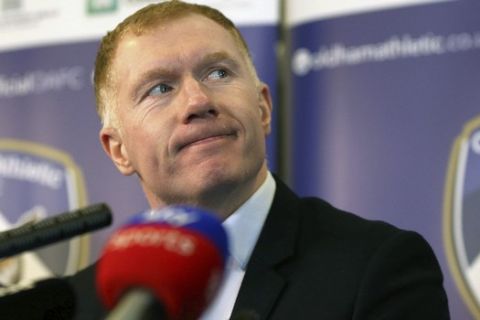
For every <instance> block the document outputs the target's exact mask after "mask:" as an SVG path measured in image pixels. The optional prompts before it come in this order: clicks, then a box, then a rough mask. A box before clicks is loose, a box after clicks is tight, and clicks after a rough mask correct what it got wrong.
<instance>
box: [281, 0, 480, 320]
mask: <svg viewBox="0 0 480 320" xmlns="http://www.w3.org/2000/svg"><path fill="white" fill-rule="evenodd" d="M342 2H343V3H342V4H338V3H336V2H335V1H309V0H296V1H289V2H288V3H289V7H288V8H287V17H288V19H289V29H290V31H291V35H290V37H291V41H292V43H291V59H290V67H291V79H290V83H291V88H292V89H291V95H292V101H291V103H290V104H291V106H292V107H291V116H292V119H293V124H292V127H293V132H292V171H293V172H292V179H293V180H292V185H293V186H294V188H295V189H296V190H297V191H298V192H299V193H301V194H303V195H307V194H315V195H320V196H322V197H324V198H326V199H328V200H329V201H330V202H332V203H333V204H334V205H337V206H339V207H341V208H344V209H346V210H351V211H354V212H356V213H359V214H360V215H362V216H364V217H367V218H370V219H382V220H387V221H389V222H391V223H393V224H395V225H397V226H400V227H403V228H407V229H412V230H416V231H418V232H420V233H421V234H422V235H424V237H425V238H426V239H427V240H428V241H429V242H430V243H431V244H432V245H433V248H434V251H435V253H436V254H437V256H438V258H439V260H440V263H441V267H442V269H443V272H444V274H445V286H446V289H447V291H448V296H449V300H450V308H451V313H452V318H453V319H480V311H479V310H480V309H479V306H480V258H479V257H480V232H479V230H480V212H479V211H480V119H479V116H480V90H479V88H480V18H479V13H480V4H479V3H478V2H477V1H442V2H438V1H436V2H431V1H430V2H424V3H421V2H419V1H346V2H345V1H342Z"/></svg>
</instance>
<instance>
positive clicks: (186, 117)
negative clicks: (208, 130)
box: [182, 77, 218, 123]
mask: <svg viewBox="0 0 480 320" xmlns="http://www.w3.org/2000/svg"><path fill="white" fill-rule="evenodd" d="M183 94H184V96H185V99H184V101H185V107H184V108H183V113H182V121H183V122H184V123H190V122H192V121H195V120H198V119H206V118H211V117H216V116H217V115H218V110H217V109H216V107H215V106H214V103H213V101H212V97H211V92H210V91H209V89H208V88H207V87H206V86H205V85H204V84H203V83H202V82H201V81H200V80H197V79H195V78H193V77H188V78H186V79H185V80H184V83H183Z"/></svg>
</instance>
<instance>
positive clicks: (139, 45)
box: [70, 1, 449, 320]
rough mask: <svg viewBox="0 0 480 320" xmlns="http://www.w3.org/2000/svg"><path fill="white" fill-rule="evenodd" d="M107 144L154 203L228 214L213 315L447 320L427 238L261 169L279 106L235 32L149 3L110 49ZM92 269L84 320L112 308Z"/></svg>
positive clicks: (105, 53)
mask: <svg viewBox="0 0 480 320" xmlns="http://www.w3.org/2000/svg"><path fill="white" fill-rule="evenodd" d="M95 90H96V98H97V107H98V112H99V115H100V117H101V119H102V122H103V128H102V129H101V131H100V140H101V143H102V145H103V147H104V149H105V151H106V153H107V154H108V156H109V157H110V158H111V159H112V161H113V163H114V164H115V166H116V167H117V168H118V170H119V171H120V172H121V173H122V174H124V175H133V174H135V175H137V176H138V179H139V181H140V184H141V186H142V188H143V190H144V192H145V195H146V197H147V200H148V202H149V204H150V206H151V207H162V206H166V205H171V204H177V203H185V204H190V205H194V206H200V207H204V208H207V209H210V210H211V211H213V212H215V213H216V214H218V215H219V217H221V218H222V219H223V220H225V222H224V224H225V226H226V228H227V230H228V233H229V234H230V236H231V240H232V252H231V254H232V259H231V260H232V261H231V263H230V264H229V269H228V271H227V276H226V281H225V283H224V286H223V287H222V288H221V291H220V293H219V295H218V297H217V298H216V300H215V301H214V302H213V304H212V306H210V308H209V310H206V311H205V314H204V316H203V319H215V320H222V319H229V318H230V316H232V317H235V315H237V314H239V313H242V312H243V313H244V314H245V312H246V313H248V314H249V315H250V316H251V318H252V319H294V318H298V319H436V320H437V319H448V318H449V316H448V306H447V299H446V296H445V292H444V290H443V287H442V275H441V271H440V269H439V266H438V263H437V261H436V259H435V257H434V255H433V252H432V251H431V249H430V247H429V246H428V244H427V243H426V242H425V241H424V240H423V239H422V238H421V237H420V236H419V235H417V234H415V233H412V232H405V231H401V230H398V229H396V228H394V227H392V226H390V225H387V224H385V223H380V222H369V221H366V220H363V219H361V218H358V217H356V216H353V215H351V214H349V213H345V212H341V211H339V210H337V209H335V208H333V207H331V206H330V205H329V204H327V203H325V202H323V201H322V200H319V199H313V198H309V199H300V198H298V197H297V196H296V195H295V194H294V193H292V192H291V191H290V190H289V189H288V188H287V187H286V186H285V185H284V184H283V183H282V182H281V181H280V180H278V179H276V178H274V177H272V175H271V174H270V173H269V171H268V169H267V164H266V160H265V136H266V135H267V134H269V132H270V120H271V112H272V103H271V98H270V93H269V89H268V87H267V86H266V85H265V84H264V83H262V82H261V81H260V80H259V79H258V77H257V75H256V72H255V68H254V66H253V63H252V61H251V58H250V55H249V52H248V49H247V46H246V44H245V42H244V40H243V38H242V37H241V35H240V33H239V32H238V30H237V29H236V27H235V26H234V25H233V24H232V23H231V22H230V21H229V20H228V19H227V18H225V17H224V16H223V15H222V14H221V13H219V12H218V11H216V10H214V9H211V8H208V7H205V6H199V5H191V4H186V3H183V2H180V1H169V2H166V3H161V4H157V5H151V6H148V7H146V8H144V9H142V10H140V11H139V12H137V13H135V14H134V15H132V16H130V17H129V18H127V19H126V20H125V21H124V22H122V23H121V24H120V25H119V26H118V27H117V28H116V29H115V30H114V31H113V32H111V33H109V34H108V35H107V36H106V37H105V38H104V39H103V41H102V44H101V46H100V49H99V53H98V56H97V61H96V68H95ZM94 272H95V270H94V266H93V267H91V268H88V269H86V270H85V271H83V272H80V273H79V274H77V275H75V276H73V277H72V278H71V279H70V281H71V283H72V284H73V286H74V287H75V288H76V290H77V292H78V298H77V318H81V319H83V318H85V319H96V318H99V317H102V316H103V315H104V314H105V311H104V310H103V309H102V307H101V305H100V303H99V302H98V299H97V298H96V297H95V295H94V294H92V293H93V292H94V291H95V289H94Z"/></svg>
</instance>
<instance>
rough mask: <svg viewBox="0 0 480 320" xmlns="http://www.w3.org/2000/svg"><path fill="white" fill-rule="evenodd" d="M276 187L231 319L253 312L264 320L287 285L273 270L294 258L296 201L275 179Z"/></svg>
mask: <svg viewBox="0 0 480 320" xmlns="http://www.w3.org/2000/svg"><path fill="white" fill-rule="evenodd" d="M276 184H277V187H276V192H275V196H274V200H273V203H272V207H271V209H270V212H269V214H268V217H267V219H266V221H265V225H264V226H263V229H262V232H261V233H260V237H259V239H258V241H257V244H256V245H255V248H254V250H253V253H252V256H251V258H250V261H249V263H248V266H247V271H246V273H245V277H244V279H243V282H242V285H241V287H240V291H239V294H238V297H237V300H236V302H235V306H234V309H233V313H232V314H233V317H232V318H234V317H235V314H238V313H239V312H254V313H255V314H256V315H257V316H259V317H258V318H255V319H262V320H263V319H267V318H268V315H269V314H270V312H271V310H272V307H273V306H274V305H275V302H276V301H277V299H278V297H279V295H280V293H281V292H282V290H283V288H284V286H285V284H286V282H287V280H286V279H284V277H282V275H280V274H279V273H278V272H277V270H276V266H278V265H279V264H280V263H282V262H285V261H286V260H287V258H289V257H290V256H292V255H293V254H294V249H295V242H296V237H297V229H298V216H297V215H296V214H295V212H296V211H297V209H296V205H297V202H298V198H297V196H296V195H295V194H293V192H291V191H290V190H289V189H288V188H287V187H286V186H285V185H284V184H283V183H282V182H281V181H279V180H278V179H276Z"/></svg>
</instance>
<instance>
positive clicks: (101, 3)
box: [87, 0, 118, 14]
mask: <svg viewBox="0 0 480 320" xmlns="http://www.w3.org/2000/svg"><path fill="white" fill-rule="evenodd" d="M117 8H118V1H117V0H88V1H87V12H88V13H89V14H98V13H110V12H115V11H116V10H117Z"/></svg>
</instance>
